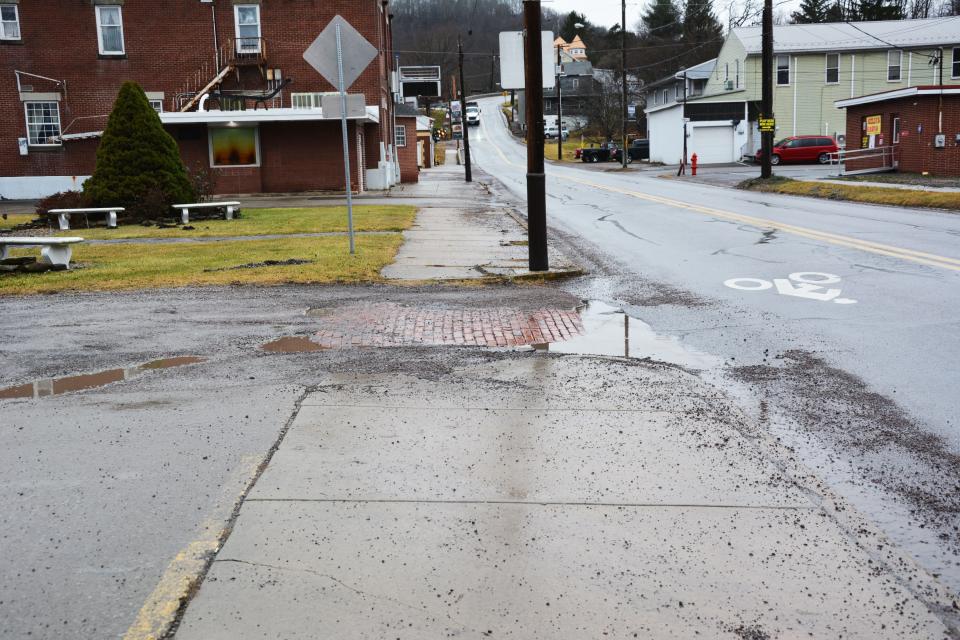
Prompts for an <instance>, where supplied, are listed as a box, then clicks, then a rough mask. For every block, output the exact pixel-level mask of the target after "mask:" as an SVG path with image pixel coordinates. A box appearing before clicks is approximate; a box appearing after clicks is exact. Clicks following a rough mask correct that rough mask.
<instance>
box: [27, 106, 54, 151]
mask: <svg viewBox="0 0 960 640" xmlns="http://www.w3.org/2000/svg"><path fill="white" fill-rule="evenodd" d="M23 106H24V109H25V111H26V114H27V144H30V145H33V146H55V145H59V144H60V105H59V104H57V103H56V102H24V103H23Z"/></svg>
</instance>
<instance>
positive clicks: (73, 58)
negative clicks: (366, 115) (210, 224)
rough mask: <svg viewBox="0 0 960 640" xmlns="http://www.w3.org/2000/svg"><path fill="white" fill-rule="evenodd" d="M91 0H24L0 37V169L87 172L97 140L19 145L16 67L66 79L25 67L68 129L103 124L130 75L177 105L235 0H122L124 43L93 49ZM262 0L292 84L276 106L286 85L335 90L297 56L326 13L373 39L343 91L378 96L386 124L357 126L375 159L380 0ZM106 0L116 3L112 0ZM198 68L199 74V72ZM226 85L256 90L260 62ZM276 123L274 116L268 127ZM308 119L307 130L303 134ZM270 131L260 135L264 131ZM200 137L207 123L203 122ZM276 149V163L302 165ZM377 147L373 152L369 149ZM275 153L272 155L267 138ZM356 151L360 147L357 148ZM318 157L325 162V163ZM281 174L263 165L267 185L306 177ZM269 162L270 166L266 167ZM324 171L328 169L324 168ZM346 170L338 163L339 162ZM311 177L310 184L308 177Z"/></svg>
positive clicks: (233, 179)
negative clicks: (364, 62)
mask: <svg viewBox="0 0 960 640" xmlns="http://www.w3.org/2000/svg"><path fill="white" fill-rule="evenodd" d="M95 2H96V0H93V1H91V0H20V2H19V4H18V8H19V13H20V27H21V34H22V39H21V41H19V42H7V41H0V109H2V113H3V114H4V117H2V118H0V176H64V175H66V176H69V175H89V174H90V173H91V171H92V170H93V164H94V158H93V154H92V150H93V149H95V148H96V145H97V143H96V141H94V142H92V143H91V142H66V143H64V144H63V146H62V147H53V148H49V149H40V148H37V147H31V148H30V153H29V155H27V156H21V155H19V150H18V147H17V138H20V137H24V136H25V135H26V123H25V116H24V110H23V105H22V102H21V100H20V96H19V95H18V93H17V85H16V79H15V75H14V71H15V70H19V71H23V72H28V73H32V74H37V75H42V76H46V77H49V78H53V79H56V80H60V81H63V82H64V83H65V84H62V85H58V84H57V83H53V82H49V81H46V80H40V79H35V78H27V77H24V78H23V82H24V83H25V84H30V85H32V86H33V89H34V91H35V92H43V93H51V92H55V93H59V95H60V118H61V126H62V127H63V128H64V129H65V133H80V132H85V131H97V130H102V129H103V127H104V126H105V124H106V115H107V114H109V112H110V110H111V108H112V105H113V102H114V100H115V98H116V94H117V91H118V90H119V87H120V85H121V84H122V83H123V82H124V81H126V80H134V81H136V82H138V83H140V84H141V86H142V87H143V88H144V90H145V91H147V92H162V93H163V94H164V109H165V110H168V111H170V110H173V109H174V106H175V105H174V99H175V96H176V94H177V93H178V92H180V91H182V89H183V88H184V86H185V84H187V83H188V82H189V81H190V79H191V78H192V77H194V76H195V75H196V74H197V72H198V71H200V70H201V69H203V67H204V66H206V67H207V73H210V69H211V68H212V67H213V61H214V59H215V52H216V47H215V44H214V35H213V32H214V20H213V15H214V12H215V15H216V21H215V24H216V31H217V35H218V38H217V40H218V42H219V43H220V44H221V45H223V44H225V43H226V42H227V41H228V39H229V38H233V37H234V36H235V27H234V5H235V2H234V0H215V1H214V2H213V3H212V4H205V3H204V4H202V3H200V2H199V0H124V1H122V2H121V3H120V4H121V5H122V15H123V29H124V45H125V49H126V53H125V55H123V56H121V57H113V58H106V57H104V56H100V55H99V53H98V45H97V30H96V18H95V12H94V4H95ZM250 3H251V4H258V5H260V7H261V9H260V11H261V25H262V36H263V38H264V39H265V42H266V56H267V64H266V67H268V68H271V69H280V70H281V71H282V74H283V76H284V77H285V78H292V79H293V84H292V85H291V86H290V87H289V88H288V90H287V91H286V95H285V97H284V103H283V106H285V107H289V106H290V97H289V93H290V92H297V93H300V92H313V91H332V90H334V87H332V86H331V85H329V84H328V83H327V82H326V81H325V80H323V78H322V77H321V76H320V75H319V74H318V73H317V72H316V71H314V70H313V69H312V68H311V67H310V66H309V65H307V63H306V62H305V61H304V60H303V57H302V55H303V52H304V50H305V49H306V48H307V47H308V46H309V45H310V43H311V42H313V40H314V39H315V38H316V36H317V35H319V34H320V32H321V31H322V30H323V28H324V27H326V25H327V24H328V23H329V21H330V19H331V18H333V16H335V15H337V14H340V15H342V16H343V17H344V18H346V19H347V20H348V21H349V22H350V23H351V24H352V25H353V26H354V27H355V28H356V29H357V30H358V31H360V32H361V33H362V34H363V35H364V36H365V37H366V38H367V39H368V40H369V41H370V42H371V43H372V44H373V45H374V46H376V47H377V48H378V49H379V50H380V51H382V52H384V51H385V52H386V53H385V54H384V55H380V56H378V59H377V60H375V61H374V62H373V63H372V64H371V65H370V66H369V67H368V68H367V70H366V71H365V72H364V73H363V74H362V75H361V77H360V78H359V79H358V80H357V82H356V83H355V84H354V85H353V86H352V87H350V88H349V91H350V92H351V93H363V94H364V95H365V96H366V102H367V104H368V105H371V106H377V107H379V108H380V110H381V113H380V116H381V117H380V121H381V123H383V124H382V125H376V126H367V127H365V130H364V135H365V145H366V147H367V153H366V154H365V155H366V160H367V166H368V167H376V165H377V160H378V159H379V144H380V142H381V141H382V142H384V143H387V142H389V140H391V138H392V135H393V132H392V130H391V124H390V123H391V118H392V115H391V109H392V104H391V94H390V86H389V77H390V71H391V67H392V64H393V56H392V53H390V47H391V46H392V45H391V44H390V41H389V26H388V17H387V12H388V11H389V9H388V8H385V7H384V5H383V4H382V2H381V0H260V1H259V2H257V1H255V0H251V2H250ZM111 4H117V2H112V3H111ZM201 77H203V74H201ZM223 88H224V89H241V88H242V89H248V90H258V91H259V90H263V89H264V88H265V81H264V77H263V75H262V72H261V69H260V68H259V67H247V68H243V69H241V70H240V71H239V73H236V74H231V75H230V76H229V77H228V78H227V80H226V81H225V82H224V85H223ZM271 129H273V127H271ZM276 133H277V135H278V136H279V138H278V140H281V141H291V140H293V141H296V140H297V136H296V135H293V134H291V133H290V132H289V131H288V130H286V129H284V128H282V127H281V128H278V129H276ZM315 133H316V131H314V130H311V133H310V135H314V134H315ZM262 138H263V140H264V141H266V140H267V136H266V135H263V136H262ZM315 139H318V140H322V141H323V142H324V144H335V145H336V149H335V150H333V151H334V152H333V153H332V155H336V156H338V157H339V155H340V151H339V137H336V136H333V137H331V136H328V135H326V134H325V133H324V134H322V135H320V136H319V138H315ZM203 142H204V144H206V134H204V140H203ZM299 149H300V147H296V148H295V149H294V150H293V153H294V154H295V156H296V157H297V158H298V160H297V161H286V160H284V161H283V166H284V167H286V168H290V166H291V165H301V166H302V164H303V163H302V162H301V160H302V157H301V156H300V155H297V154H300V153H301V151H299ZM373 149H377V152H376V153H371V150H373ZM263 151H264V154H265V155H266V153H267V151H270V153H271V158H272V159H275V158H277V157H278V156H277V154H276V153H275V151H276V149H274V148H273V143H272V142H271V143H270V148H269V149H264V150H263ZM202 152H203V153H202V154H201V153H200V152H197V154H195V156H193V155H192V156H191V157H190V160H195V159H197V158H206V157H207V156H206V155H205V154H206V151H205V150H202ZM354 155H356V154H355V153H354ZM321 164H322V163H321ZM297 171H298V170H296V169H295V170H294V175H291V176H290V177H284V178H281V177H280V176H279V173H280V172H279V171H276V170H274V168H273V167H272V166H271V171H270V172H260V173H263V174H264V175H263V180H264V182H263V186H264V188H268V187H269V185H272V184H276V185H284V184H287V185H296V184H300V185H305V184H306V182H305V181H304V180H303V176H300V177H297V176H296V173H297ZM217 172H218V173H223V175H222V176H220V177H221V178H222V180H223V183H224V184H235V185H239V184H240V183H242V182H244V181H247V180H254V178H253V177H252V175H251V172H250V170H239V169H231V170H229V171H227V170H217ZM267 173H269V174H270V175H269V176H268V175H266V174H267ZM324 177H326V174H324ZM341 177H342V170H341ZM312 188H316V187H312Z"/></svg>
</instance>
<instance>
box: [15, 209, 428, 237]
mask: <svg viewBox="0 0 960 640" xmlns="http://www.w3.org/2000/svg"><path fill="white" fill-rule="evenodd" d="M241 211H242V217H240V218H237V219H235V220H197V221H194V222H191V223H190V225H189V226H191V227H193V229H192V230H186V231H184V230H183V228H182V227H181V225H177V226H175V227H169V228H163V229H161V228H159V227H156V226H142V225H136V224H131V225H121V226H120V227H119V228H117V229H107V228H105V227H94V228H91V229H86V228H84V227H83V218H82V217H75V218H74V219H73V221H72V222H73V228H72V229H70V230H69V231H61V232H58V233H57V235H67V236H76V235H80V236H83V237H84V238H85V239H88V240H107V239H117V240H120V239H137V238H213V237H218V236H221V237H222V236H228V237H229V236H262V235H287V234H298V233H326V232H332V231H346V230H347V208H346V207H306V208H283V209H241ZM172 215H173V210H172V209H171V216H172ZM416 215H417V209H416V207H412V206H401V205H387V206H379V205H377V206H374V205H361V206H356V207H354V208H353V228H354V230H355V231H404V230H406V229H409V228H410V226H411V225H412V224H413V219H414V218H415V217H416ZM24 222H25V220H24Z"/></svg>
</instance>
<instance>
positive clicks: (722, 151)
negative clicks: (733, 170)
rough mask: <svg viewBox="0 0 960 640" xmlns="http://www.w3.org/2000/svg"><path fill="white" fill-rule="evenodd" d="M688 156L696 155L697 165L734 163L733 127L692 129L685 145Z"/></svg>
mask: <svg viewBox="0 0 960 640" xmlns="http://www.w3.org/2000/svg"><path fill="white" fill-rule="evenodd" d="M687 145H688V150H689V152H690V156H691V157H693V154H697V164H712V163H718V162H734V161H735V160H736V158H734V157H733V127H732V126H730V125H726V126H722V127H693V135H692V136H690V140H689V141H688V143H687Z"/></svg>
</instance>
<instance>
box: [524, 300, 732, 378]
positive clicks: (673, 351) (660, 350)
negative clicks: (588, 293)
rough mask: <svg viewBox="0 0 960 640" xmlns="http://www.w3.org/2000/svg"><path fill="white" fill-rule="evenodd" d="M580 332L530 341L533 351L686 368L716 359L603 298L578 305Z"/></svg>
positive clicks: (711, 363) (712, 363) (704, 365)
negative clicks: (565, 337)
mask: <svg viewBox="0 0 960 640" xmlns="http://www.w3.org/2000/svg"><path fill="white" fill-rule="evenodd" d="M579 311H580V318H581V320H582V322H583V329H584V332H583V335H580V336H575V337H573V338H570V339H569V340H564V341H562V342H551V343H547V344H539V345H534V347H533V348H534V349H536V350H537V351H550V352H552V353H569V354H580V355H592V356H615V357H620V358H650V359H652V360H659V361H661V362H669V363H671V364H676V365H679V366H681V367H686V368H689V369H709V368H712V367H714V366H717V365H719V364H720V359H719V358H716V357H714V356H711V355H709V354H706V353H702V352H699V351H696V350H694V349H691V348H689V347H687V346H685V345H684V344H683V343H681V342H680V340H678V339H677V338H675V337H672V336H663V335H660V334H658V333H657V332H655V331H654V330H653V328H652V327H651V326H650V325H648V324H647V323H646V322H643V321H642V320H638V319H636V318H631V317H630V316H628V315H627V314H626V313H624V312H623V311H622V310H621V309H619V308H617V307H614V306H612V305H609V304H607V303H605V302H600V301H596V300H594V301H590V302H588V303H587V304H586V305H585V306H583V307H581V308H580V309H579Z"/></svg>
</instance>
